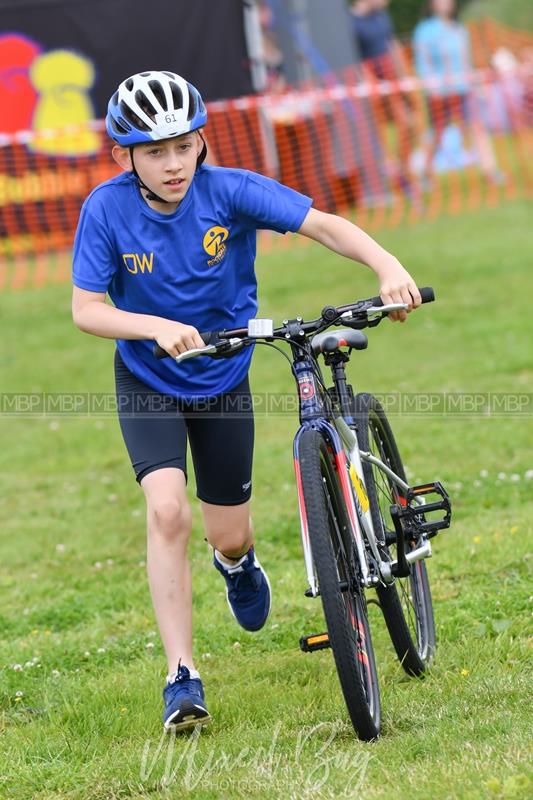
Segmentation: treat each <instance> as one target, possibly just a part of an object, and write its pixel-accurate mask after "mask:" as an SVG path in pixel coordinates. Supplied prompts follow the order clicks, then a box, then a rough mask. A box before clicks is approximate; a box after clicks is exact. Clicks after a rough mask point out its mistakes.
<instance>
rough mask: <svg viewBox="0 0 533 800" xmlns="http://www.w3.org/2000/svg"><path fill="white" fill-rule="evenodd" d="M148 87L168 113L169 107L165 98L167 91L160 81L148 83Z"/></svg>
mask: <svg viewBox="0 0 533 800" xmlns="http://www.w3.org/2000/svg"><path fill="white" fill-rule="evenodd" d="M148 86H149V87H150V89H151V90H152V92H153V93H154V96H155V98H156V100H157V102H158V103H159V105H160V106H161V108H162V109H163V110H164V111H168V106H167V98H166V97H165V91H164V89H163V87H162V86H161V84H160V83H159V81H148Z"/></svg>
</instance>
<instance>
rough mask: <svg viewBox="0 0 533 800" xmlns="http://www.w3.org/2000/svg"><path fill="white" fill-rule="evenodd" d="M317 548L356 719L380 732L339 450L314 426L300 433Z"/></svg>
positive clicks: (366, 734)
mask: <svg viewBox="0 0 533 800" xmlns="http://www.w3.org/2000/svg"><path fill="white" fill-rule="evenodd" d="M299 452H300V470H301V479H302V489H303V496H304V503H305V509H306V517H307V524H308V529H309V539H310V542H311V551H312V553H313V561H314V564H315V570H316V577H317V580H318V586H319V589H320V597H321V600H322V607H323V609H324V616H325V618H326V626H327V629H328V635H329V640H330V644H331V649H332V650H333V656H334V659H335V665H336V667H337V673H338V676H339V680H340V684H341V688H342V692H343V695H344V699H345V701H346V705H347V708H348V713H349V715H350V719H351V721H352V724H353V726H354V729H355V731H356V733H357V735H358V736H359V738H360V739H364V740H367V741H368V740H371V739H375V738H376V737H377V736H378V735H379V731H380V722H381V708H380V697H379V686H378V679H377V671H376V663H375V660H374V651H373V649H372V639H371V636H370V628H369V625H368V618H367V609H366V601H365V596H364V593H363V591H362V589H361V588H360V584H359V580H358V571H357V564H356V561H355V553H354V548H353V536H352V532H351V524H350V521H349V518H348V514H347V511H346V506H345V503H344V499H343V495H342V491H341V488H340V485H339V479H338V474H337V472H336V468H335V464H334V460H333V456H332V454H331V452H330V450H329V448H328V447H327V445H326V443H325V441H324V439H323V438H322V436H321V435H320V434H319V433H318V432H317V431H315V430H313V429H308V430H306V431H304V432H303V433H302V435H301V438H300V451H299Z"/></svg>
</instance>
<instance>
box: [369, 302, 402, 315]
mask: <svg viewBox="0 0 533 800" xmlns="http://www.w3.org/2000/svg"><path fill="white" fill-rule="evenodd" d="M408 308H409V306H408V305H407V303H388V304H387V305H383V306H370V308H367V309H366V316H367V317H368V319H371V318H372V317H376V316H377V315H378V314H380V315H381V316H383V315H384V314H388V313H389V312H391V311H407V309H408Z"/></svg>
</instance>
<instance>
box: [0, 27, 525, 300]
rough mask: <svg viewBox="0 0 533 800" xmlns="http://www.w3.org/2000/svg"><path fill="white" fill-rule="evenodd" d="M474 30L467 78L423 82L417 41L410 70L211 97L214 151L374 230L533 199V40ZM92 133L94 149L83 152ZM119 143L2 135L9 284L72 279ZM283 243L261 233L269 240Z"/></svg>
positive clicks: (98, 132)
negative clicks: (87, 213) (88, 203)
mask: <svg viewBox="0 0 533 800" xmlns="http://www.w3.org/2000/svg"><path fill="white" fill-rule="evenodd" d="M470 33H471V42H472V57H473V68H472V70H471V71H470V72H469V73H468V74H467V75H463V76H462V81H461V85H460V86H459V85H458V83H457V75H455V76H454V75H451V74H450V76H449V77H448V76H444V77H442V76H441V78H440V79H439V80H438V81H437V80H436V79H434V78H432V77H431V76H429V77H427V76H422V77H420V76H417V75H416V71H415V67H416V59H413V54H412V52H411V49H410V48H405V51H404V54H403V63H404V67H403V68H402V69H401V70H399V69H398V66H397V63H394V64H393V63H392V61H391V60H390V59H388V58H387V59H382V60H378V61H375V62H374V63H372V64H370V65H369V64H368V62H366V63H365V64H364V65H362V66H357V67H352V68H350V69H349V70H346V71H345V72H344V74H343V75H342V76H341V77H339V76H336V77H335V78H331V77H330V78H328V79H324V80H323V81H322V83H321V84H320V85H319V84H317V83H316V82H315V83H314V84H313V85H305V86H300V87H299V88H298V89H297V90H292V91H288V92H284V93H283V94H276V95H267V96H260V97H246V98H241V99H238V100H232V101H220V102H216V103H211V104H210V105H209V108H208V111H209V124H208V128H207V134H208V142H209V150H210V157H211V159H212V161H214V162H215V163H217V164H220V165H224V166H235V167H243V168H246V169H251V170H254V171H257V172H262V173H264V174H266V175H270V176H272V177H275V178H277V179H278V180H280V181H282V182H283V183H286V184H288V185H289V186H292V187H294V188H295V189H297V190H299V191H301V192H304V193H305V194H308V195H310V196H311V197H313V199H314V204H315V206H316V207H317V208H320V209H323V210H326V211H338V212H340V213H342V214H344V215H346V216H350V217H351V218H353V219H354V220H355V221H356V222H357V224H359V225H361V226H362V227H363V228H369V229H376V228H378V227H380V226H395V225H399V224H404V223H412V222H415V221H417V220H420V219H428V218H429V219H431V218H435V217H437V216H438V215H440V214H442V213H451V214H457V213H462V212H466V211H468V210H471V209H475V208H479V207H480V206H482V205H487V204H488V205H494V204H496V203H498V202H501V201H503V200H505V199H510V198H515V197H524V196H529V195H530V194H531V191H532V188H533V167H532V155H533V36H532V35H531V34H527V33H524V32H521V31H514V30H511V29H508V28H505V27H504V26H501V25H498V24H496V23H494V22H492V21H484V22H482V23H480V24H477V25H473V26H471V29H470ZM465 85H466V86H467V89H465ZM87 136H90V137H91V142H92V143H93V145H92V149H93V153H92V154H89V155H87V154H85V155H79V153H80V152H83V151H84V150H85V151H87V149H88V148H87V146H86V145H87ZM95 139H96V146H94V142H95ZM110 150H111V143H110V141H109V139H108V138H107V136H106V135H105V132H104V130H103V125H102V123H101V122H93V123H90V124H89V125H87V126H85V127H79V126H78V127H76V128H73V127H71V128H62V129H60V130H55V131H39V132H35V131H34V132H30V131H24V132H21V133H19V134H15V135H10V136H7V135H6V136H4V137H0V290H4V291H5V290H8V289H17V288H23V287H27V286H41V285H44V284H47V283H52V282H56V281H64V280H66V279H68V277H69V275H70V257H71V246H72V239H73V235H74V231H75V229H76V224H77V220H78V214H79V209H80V206H81V203H82V202H83V200H84V198H85V197H86V195H87V194H88V193H89V192H90V190H91V189H92V188H93V187H94V186H95V185H96V184H98V183H100V182H101V181H104V180H107V179H108V178H110V177H112V176H113V175H115V174H116V173H117V166H116V164H115V163H114V162H113V160H112V159H111V155H110ZM76 153H78V154H76ZM281 241H283V237H279V236H277V235H275V234H269V233H264V234H261V245H262V247H263V248H268V247H272V246H278V244H279V243H280V242H281Z"/></svg>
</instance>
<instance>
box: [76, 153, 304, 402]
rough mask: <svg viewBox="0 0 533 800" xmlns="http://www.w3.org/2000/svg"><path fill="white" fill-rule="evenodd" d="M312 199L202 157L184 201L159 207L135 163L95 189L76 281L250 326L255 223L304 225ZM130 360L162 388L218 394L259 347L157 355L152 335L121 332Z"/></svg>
mask: <svg viewBox="0 0 533 800" xmlns="http://www.w3.org/2000/svg"><path fill="white" fill-rule="evenodd" d="M311 203H312V201H311V199H310V198H309V197H306V196H304V195H302V194H299V193H298V192H296V191H294V190H293V189H289V188H288V187H287V186H283V185H282V184H280V183H278V182H277V181H274V180H272V179H271V178H266V177H264V176H262V175H258V174H256V173H253V172H248V171H247V170H240V169H226V168H223V167H210V166H205V165H203V166H201V167H199V168H198V170H197V171H196V174H195V177H194V180H193V182H192V184H191V186H190V187H189V189H188V191H187V194H186V195H185V197H184V198H183V200H182V201H181V203H180V205H179V206H178V208H177V210H176V211H175V212H174V213H172V214H162V213H160V212H158V211H154V210H153V209H152V208H150V206H149V205H148V204H147V203H146V202H145V200H144V199H143V197H142V195H141V193H140V191H139V186H138V183H137V180H136V178H135V176H134V175H133V174H132V173H129V172H127V173H123V174H121V175H119V176H117V177H116V178H112V179H111V180H109V181H106V182H105V183H102V184H100V186H97V187H96V189H94V190H93V192H91V194H90V195H89V196H88V198H87V199H86V201H85V203H84V205H83V208H82V211H81V215H80V220H79V223H78V230H77V232H76V239H75V243H74V258H73V282H74V284H75V285H76V286H78V287H80V288H81V289H86V290H88V291H92V292H108V293H109V296H110V297H111V299H112V301H113V303H114V304H115V306H116V307H117V308H120V309H122V310H124V311H131V312H135V313H138V314H151V315H156V316H159V317H164V318H166V319H171V320H176V321H179V322H183V323H185V324H189V325H194V327H195V328H197V329H198V330H199V331H212V330H221V329H222V328H236V327H242V326H245V325H246V324H247V323H248V320H249V319H251V318H253V317H254V316H255V315H256V313H257V281H256V276H255V270H254V261H255V254H256V231H257V230H258V229H260V228H264V229H270V230H274V231H278V232H280V233H285V232H287V231H297V230H298V229H299V228H300V227H301V225H302V223H303V221H304V219H305V217H306V215H307V213H308V211H309V208H310V206H311ZM117 346H118V349H119V351H120V355H121V357H122V360H123V361H124V363H125V364H126V366H127V367H128V369H129V370H130V371H131V372H132V373H133V374H134V375H136V376H137V377H138V378H139V380H141V381H143V382H144V383H146V384H147V385H148V386H149V387H151V388H153V389H154V390H156V391H158V392H163V393H165V394H169V395H172V396H174V397H181V398H185V399H194V398H199V397H213V396H216V395H218V394H221V393H222V392H226V391H229V390H230V389H232V388H233V387H234V386H236V385H237V384H238V383H240V382H241V381H242V380H243V379H244V377H245V375H246V373H247V372H248V369H249V366H250V360H251V357H252V348H245V349H244V350H243V351H242V352H241V353H238V354H237V355H236V356H234V357H233V358H231V359H227V360H213V359H210V358H207V357H198V358H194V359H190V360H188V361H185V362H184V363H183V364H180V365H177V364H176V363H175V362H174V361H173V360H172V359H164V360H162V361H158V360H156V359H155V358H154V356H153V354H152V348H153V342H152V341H147V340H118V341H117Z"/></svg>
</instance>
